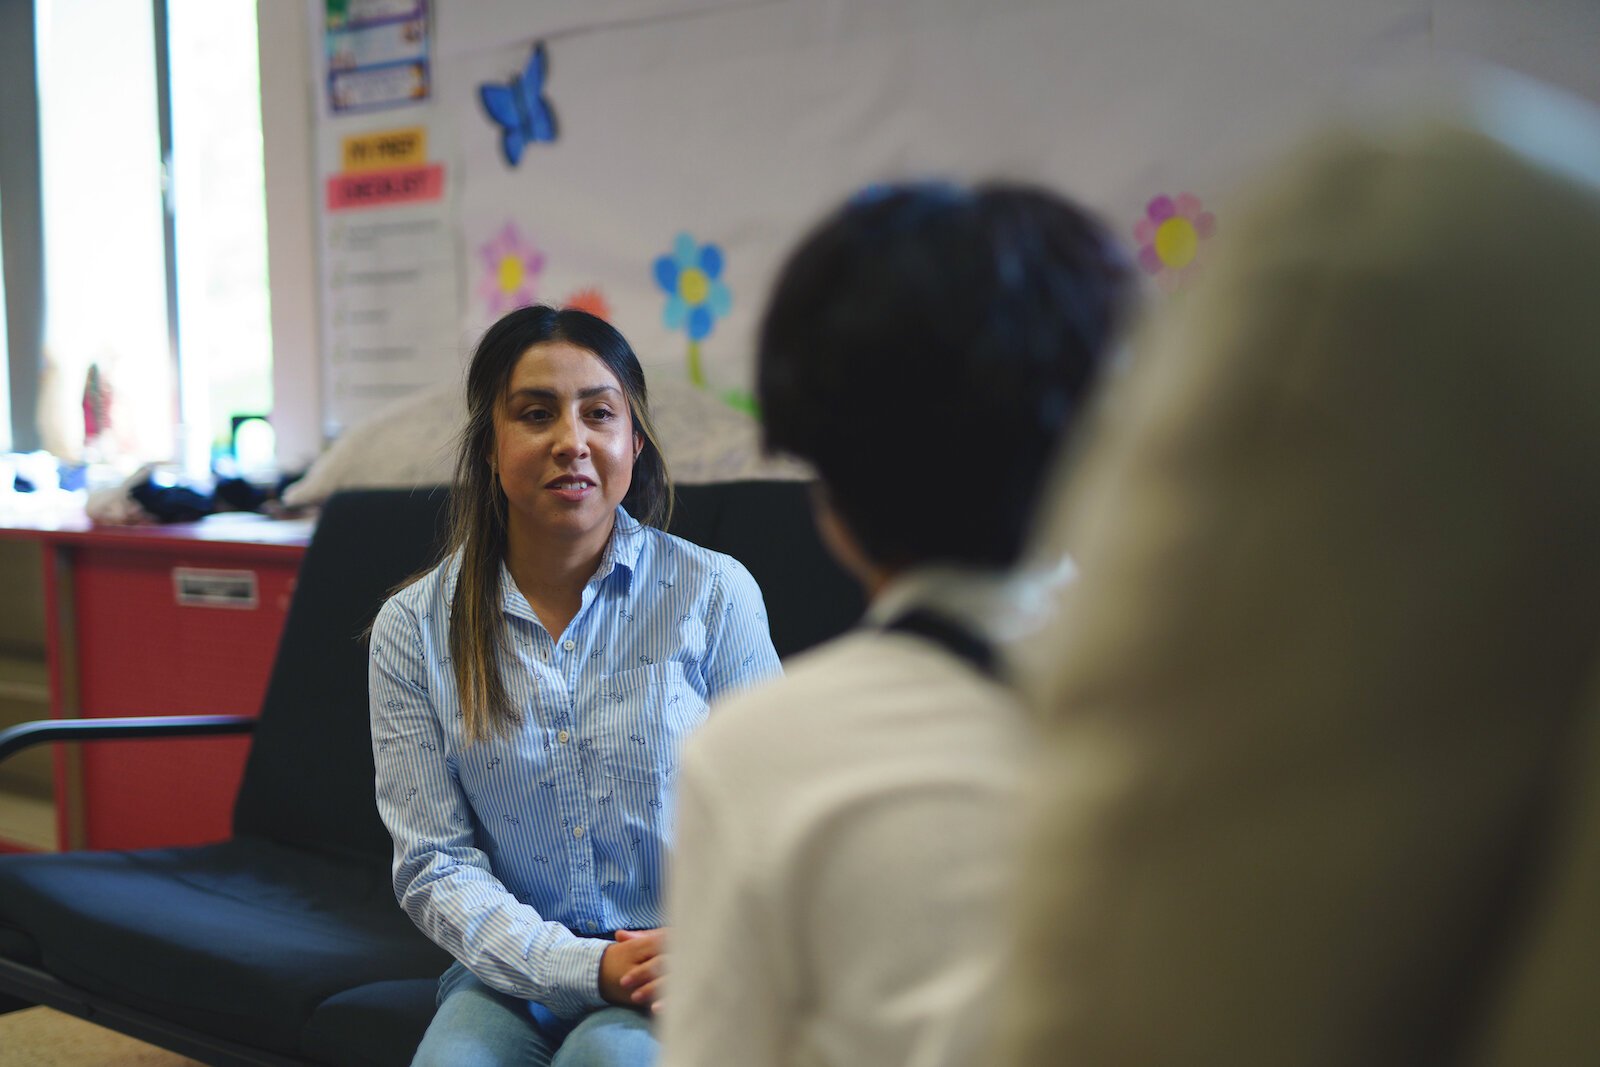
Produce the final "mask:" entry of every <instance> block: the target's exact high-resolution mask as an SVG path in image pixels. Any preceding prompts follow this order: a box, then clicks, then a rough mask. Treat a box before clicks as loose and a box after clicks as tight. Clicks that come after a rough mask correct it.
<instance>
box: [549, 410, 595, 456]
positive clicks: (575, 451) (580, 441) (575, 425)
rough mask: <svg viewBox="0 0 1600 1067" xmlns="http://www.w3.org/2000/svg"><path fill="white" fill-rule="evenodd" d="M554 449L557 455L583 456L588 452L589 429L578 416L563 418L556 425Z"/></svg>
mask: <svg viewBox="0 0 1600 1067" xmlns="http://www.w3.org/2000/svg"><path fill="white" fill-rule="evenodd" d="M555 451H556V453H557V454H558V455H563V456H565V455H573V456H578V457H580V458H581V457H583V456H586V455H588V454H589V431H588V427H586V426H585V425H584V424H583V420H582V419H579V418H564V419H562V420H561V422H560V424H559V425H558V426H557V427H556V440H555Z"/></svg>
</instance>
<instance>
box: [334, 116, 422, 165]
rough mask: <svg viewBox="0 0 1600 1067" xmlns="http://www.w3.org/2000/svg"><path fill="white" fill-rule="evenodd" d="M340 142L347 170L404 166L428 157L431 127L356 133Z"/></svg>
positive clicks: (408, 127) (420, 161)
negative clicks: (429, 128)
mask: <svg viewBox="0 0 1600 1067" xmlns="http://www.w3.org/2000/svg"><path fill="white" fill-rule="evenodd" d="M341 144H343V146H344V169H345V170H347V171H349V170H384V169H386V168H388V167H404V166H409V165H412V164H416V163H422V162H424V161H426V160H427V158H428V130H427V127H424V126H407V127H406V128H405V129H403V130H384V131H382V132H381V133H362V134H357V135H356V136H354V137H346V138H345V139H344V140H343V141H342V142H341Z"/></svg>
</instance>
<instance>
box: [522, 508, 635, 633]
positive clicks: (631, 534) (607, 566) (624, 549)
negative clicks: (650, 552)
mask: <svg viewBox="0 0 1600 1067" xmlns="http://www.w3.org/2000/svg"><path fill="white" fill-rule="evenodd" d="M644 539H645V533H644V523H642V522H640V521H639V520H638V519H635V518H634V517H633V516H632V515H629V514H628V513H627V512H626V511H625V510H623V508H622V505H620V504H619V505H617V516H616V523H615V524H614V525H613V526H612V527H611V536H610V537H609V538H608V539H607V540H606V547H605V549H604V550H603V551H602V552H601V553H600V565H599V566H598V567H596V568H595V569H594V574H592V575H591V576H590V577H589V581H588V582H586V583H585V584H586V585H591V586H593V585H598V584H600V583H601V582H603V581H605V580H606V579H607V578H609V577H611V574H612V572H613V571H620V572H621V575H620V579H619V580H620V581H621V582H622V583H623V586H624V588H628V587H631V586H632V584H633V572H634V568H636V567H637V566H638V564H639V552H640V550H641V549H642V548H643V547H644ZM500 607H501V609H502V610H504V611H506V612H508V613H509V614H512V615H517V616H519V617H522V618H529V617H530V615H529V610H530V609H529V608H528V601H527V599H526V598H525V597H524V596H523V595H522V590H520V589H518V588H517V583H516V581H515V580H514V579H513V578H512V577H511V570H510V568H508V567H507V566H506V561H505V560H504V559H501V561H500Z"/></svg>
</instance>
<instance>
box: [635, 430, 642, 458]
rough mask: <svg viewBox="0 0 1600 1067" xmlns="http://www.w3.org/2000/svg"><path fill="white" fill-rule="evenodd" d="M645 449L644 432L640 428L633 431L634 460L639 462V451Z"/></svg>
mask: <svg viewBox="0 0 1600 1067" xmlns="http://www.w3.org/2000/svg"><path fill="white" fill-rule="evenodd" d="M643 451H644V434H642V433H640V432H639V431H638V430H635V431H633V461H634V462H635V463H637V462H639V453H640V452H643Z"/></svg>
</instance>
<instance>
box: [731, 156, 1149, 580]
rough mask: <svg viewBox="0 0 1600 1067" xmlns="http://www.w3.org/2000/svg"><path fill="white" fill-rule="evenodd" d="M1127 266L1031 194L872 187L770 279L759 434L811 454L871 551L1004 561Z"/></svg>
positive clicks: (1012, 556) (1113, 324) (1078, 395)
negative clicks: (761, 429) (773, 282)
mask: <svg viewBox="0 0 1600 1067" xmlns="http://www.w3.org/2000/svg"><path fill="white" fill-rule="evenodd" d="M1130 277H1131V275H1130V272H1129V270H1128V267H1127V264H1126V260H1125V258H1124V256H1123V255H1122V253H1121V252H1120V250H1119V249H1117V248H1116V246H1115V245H1114V244H1113V243H1112V241H1111V239H1110V237H1109V236H1108V234H1107V233H1106V231H1105V230H1104V229H1103V228H1102V227H1101V226H1100V225H1099V224H1098V223H1097V222H1096V221H1095V220H1094V219H1092V218H1091V217H1090V216H1088V215H1087V214H1086V213H1085V212H1083V211H1082V210H1080V209H1079V208H1077V207H1075V206H1073V205H1072V204H1070V203H1068V202H1067V201H1066V200H1064V199H1063V198H1061V197H1059V196H1057V195H1055V194H1054V193H1051V192H1049V191H1047V190H1044V189H1039V188H1031V187H1026V186H1018V185H987V186H982V187H979V188H977V189H973V190H966V189H962V188H958V187H956V186H952V185H947V184H917V185H907V186H900V187H890V188H887V189H885V188H882V187H876V188H874V190H873V191H872V193H871V194H870V195H862V196H859V197H857V198H855V199H853V200H851V201H850V202H849V203H847V204H845V205H844V206H843V207H841V208H840V209H838V210H837V211H835V212H834V213H833V214H832V215H831V216H829V217H828V218H827V219H826V220H825V221H824V222H823V223H822V224H821V225H820V226H819V227H818V228H817V229H816V230H815V231H813V232H812V233H811V234H810V236H808V237H807V238H806V239H805V240H804V241H803V242H802V243H801V244H800V246H799V247H798V248H797V249H796V250H795V251H794V252H793V253H792V254H791V256H790V257H789V259H788V262H787V263H786V264H785V266H784V267H783V270H782V272H781V273H780V275H779V279H778V282H777V286H776V288H775V290H774V292H773V296H772V299H771V301H770V303H769V305H768V307H767V310H766V314H765V316H764V318H763V321H762V324H761V331H760V343H759V355H758V370H757V392H758V398H759V401H760V404H761V409H762V415H763V420H764V433H765V444H766V447H767V448H768V449H769V450H773V451H781V452H786V453H791V454H793V455H796V456H798V457H800V458H802V459H804V460H806V461H808V462H809V463H811V464H812V465H813V466H814V467H815V468H816V470H817V472H818V474H819V475H820V476H821V479H822V481H823V483H824V487H825V488H826V491H827V494H828V498H829V501H830V503H831V504H832V506H833V508H834V509H835V510H836V511H837V512H838V514H839V516H840V517H841V518H842V519H843V520H844V521H845V523H846V525H847V526H848V527H849V530H850V532H851V534H852V535H853V536H854V537H855V538H856V540H858V541H859V542H860V545H861V547H862V549H863V550H865V551H866V553H867V554H868V555H869V556H870V557H872V559H873V561H874V562H876V563H878V564H881V565H886V566H893V567H902V566H909V565H913V564H918V563H931V562H951V563H961V564H975V565H985V566H1003V565H1007V564H1010V563H1012V562H1014V561H1015V560H1016V558H1017V557H1018V555H1020V553H1021V551H1022V547H1023V543H1024V540H1025V538H1026V535H1027V530H1028V526H1029V523H1030V520H1031V517H1032V513H1033V506H1034V501H1035V497H1036V495H1037V493H1038V491H1039V488H1040V484H1041V482H1042V481H1043V478H1044V474H1045V471H1046V470H1047V468H1048V467H1049V465H1050V463H1051V461H1052V459H1053V458H1054V457H1055V455H1056V453H1057V450H1058V444H1059V443H1060V441H1061V439H1062V437H1063V436H1064V434H1065V433H1066V431H1067V430H1068V429H1069V428H1070V426H1071V425H1072V422H1073V417H1074V415H1075V413H1076V412H1077V410H1078V406H1079V403H1080V401H1081V400H1082V399H1083V397H1084V394H1085V392H1086V391H1087V390H1088V388H1089V386H1090V384H1091V382H1092V381H1093V380H1094V378H1095V376H1096V371H1097V370H1098V369H1099V367H1100V365H1101V363H1102V362H1103V360H1104V358H1105V355H1106V351H1107V349H1108V347H1109V345H1110V343H1111V341H1112V338H1113V336H1114V334H1115V332H1116V330H1117V327H1118V325H1119V323H1120V319H1121V315H1122V311H1123V307H1124V304H1125V303H1126V301H1127V297H1128V294H1129V290H1130Z"/></svg>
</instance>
